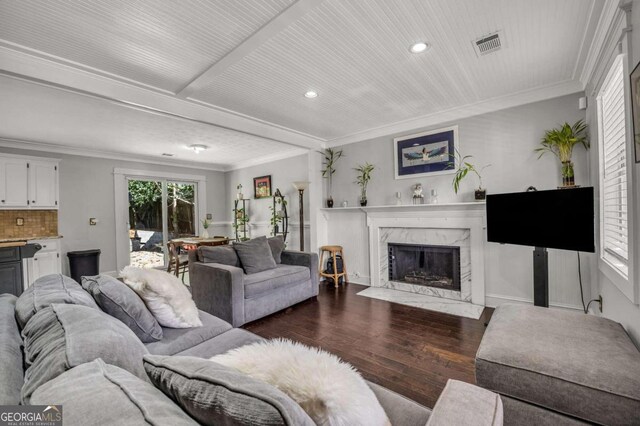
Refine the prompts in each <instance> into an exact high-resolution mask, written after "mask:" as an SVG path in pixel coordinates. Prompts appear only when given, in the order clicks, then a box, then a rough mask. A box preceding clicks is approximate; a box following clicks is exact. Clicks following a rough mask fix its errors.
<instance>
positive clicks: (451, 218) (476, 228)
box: [325, 202, 486, 306]
mask: <svg viewBox="0 0 640 426" xmlns="http://www.w3.org/2000/svg"><path fill="white" fill-rule="evenodd" d="M352 209H353V210H360V211H362V212H364V213H365V214H366V221H367V226H368V229H369V247H370V250H369V256H370V260H369V267H370V277H371V285H372V286H374V287H375V286H381V283H382V281H383V280H381V268H380V265H381V262H382V261H383V259H382V256H383V255H385V256H386V254H385V253H382V252H381V251H382V250H381V245H383V244H384V242H381V235H382V233H384V232H388V229H393V228H404V229H411V228H420V229H437V230H447V229H449V230H468V232H469V239H470V240H469V247H470V264H471V265H470V266H471V297H470V302H471V303H473V304H475V305H482V306H484V303H485V284H484V250H483V249H484V241H485V237H484V230H485V223H486V219H485V204H484V203H483V202H478V203H455V204H426V205H418V206H413V205H412V206H380V207H355V208H352ZM325 210H331V209H325ZM336 210H343V211H344V210H346V209H345V208H341V209H336ZM398 242H400V241H398ZM424 242H425V243H429V242H428V241H424Z"/></svg>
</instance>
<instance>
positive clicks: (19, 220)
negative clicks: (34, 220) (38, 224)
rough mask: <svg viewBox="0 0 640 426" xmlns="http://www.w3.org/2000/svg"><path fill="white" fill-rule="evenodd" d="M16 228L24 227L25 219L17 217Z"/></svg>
mask: <svg viewBox="0 0 640 426" xmlns="http://www.w3.org/2000/svg"><path fill="white" fill-rule="evenodd" d="M16 226H24V218H22V217H17V218H16Z"/></svg>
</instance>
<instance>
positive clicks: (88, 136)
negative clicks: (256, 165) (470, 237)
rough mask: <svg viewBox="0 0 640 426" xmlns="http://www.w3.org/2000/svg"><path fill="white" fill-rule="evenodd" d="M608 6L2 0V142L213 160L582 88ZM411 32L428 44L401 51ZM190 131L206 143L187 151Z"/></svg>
mask: <svg viewBox="0 0 640 426" xmlns="http://www.w3.org/2000/svg"><path fill="white" fill-rule="evenodd" d="M604 3H605V0H536V1H530V0H483V1H477V0H429V1H425V0H366V1H363V0H325V1H321V0H298V1H297V2H294V1H293V0H261V1H260V2H242V1H236V0H218V1H207V0H188V1H184V0H182V1H180V2H175V1H171V0H146V1H145V0H143V1H131V0H112V1H108V2H104V1H100V0H70V1H65V2H50V1H46V0H39V1H38V0H33V1H14V0H0V71H2V72H3V73H4V74H6V76H5V77H2V78H1V79H0V89H1V90H2V96H1V97H0V114H1V115H0V138H9V139H17V140H23V141H32V142H37V143H39V144H45V145H46V144H51V145H54V146H58V145H64V146H67V147H73V148H77V149H85V150H87V149H96V150H100V151H108V152H113V153H129V154H132V155H136V156H147V157H151V158H153V157H156V156H158V155H160V154H161V153H162V152H171V153H174V154H175V157H173V159H174V160H176V161H189V162H197V163H201V164H208V165H211V166H212V167H217V168H223V169H224V168H233V167H237V166H240V165H242V164H246V160H247V159H251V160H252V161H254V162H255V161H256V159H257V158H258V157H263V156H267V155H268V156H270V157H269V158H275V157H282V156H286V155H293V154H295V153H298V152H301V148H300V147H302V148H305V149H308V148H313V147H318V146H321V145H322V144H323V143H329V144H335V143H340V142H345V141H349V142H351V141H354V140H358V139H359V138H361V139H364V138H365V137H366V135H367V132H368V131H370V130H371V129H379V128H382V129H384V128H389V129H391V128H393V129H397V128H398V126H399V125H402V123H411V124H410V125H409V124H407V125H405V126H404V128H405V129H406V130H409V127H411V126H419V125H420V119H421V118H422V117H429V116H432V115H433V114H438V113H439V112H441V111H455V110H460V111H462V110H464V109H465V108H468V107H469V106H471V105H481V104H483V103H491V105H500V102H499V100H500V99H502V98H507V97H508V98H509V99H511V100H512V101H513V98H514V96H518V95H519V94H525V93H526V94H527V96H526V97H524V96H523V97H522V99H523V102H524V99H528V100H529V101H531V99H541V98H544V97H547V98H548V97H551V96H554V95H555V96H558V95H562V94H566V93H568V92H575V91H578V90H580V89H581V88H582V87H583V86H582V85H581V83H580V82H579V81H578V80H579V77H580V74H581V71H582V67H583V65H584V63H585V59H586V57H587V54H588V53H589V48H590V47H591V44H592V39H593V35H594V32H595V27H596V24H597V23H598V19H599V17H600V14H601V11H602V8H603V5H604ZM496 30H501V31H502V32H503V35H504V42H505V43H506V47H505V48H503V49H502V50H500V51H498V52H495V53H492V54H490V55H486V56H482V57H478V56H477V55H476V54H475V52H474V49H473V44H472V41H473V40H475V39H477V38H478V37H481V36H483V35H486V34H489V33H491V32H493V31H496ZM419 40H425V41H428V42H429V43H430V44H431V46H432V47H431V49H430V50H428V51H427V52H426V53H423V54H420V55H413V54H411V53H409V51H408V47H409V45H410V44H412V43H413V42H415V41H419ZM16 76H20V77H22V78H15V77H16ZM29 79H31V80H33V81H35V80H37V81H39V82H43V81H44V82H45V83H46V82H50V83H52V84H53V85H54V86H52V87H47V86H46V84H45V85H43V84H35V83H34V82H29V81H28V80H29ZM60 86H63V87H66V88H68V89H71V90H70V91H63V90H61V89H60V88H59V87H60ZM311 88H312V89H314V90H316V91H318V93H319V94H320V95H319V97H318V98H316V99H313V100H309V99H306V98H304V97H303V94H304V92H306V91H307V90H308V89H311ZM74 90H76V91H78V92H81V93H85V92H91V93H94V94H96V95H97V96H96V97H90V96H86V95H85V94H81V93H74ZM117 101H124V102H125V103H126V104H138V105H143V106H146V107H148V108H151V109H154V110H159V111H164V112H167V113H170V114H172V115H166V114H154V113H151V112H149V110H146V109H133V108H130V107H127V106H126V105H125V104H122V103H120V102H117ZM478 110H480V109H478ZM177 116H183V117H186V118H188V119H181V118H177ZM192 119H195V121H194V120H192ZM206 123H209V124H206ZM399 123H400V124H399ZM424 123H425V122H424V121H423V125H424ZM214 125H215V126H214ZM220 126H222V127H220ZM223 127H226V128H223ZM401 128H402V126H401ZM231 129H235V130H238V131H239V132H238V131H235V130H231ZM276 141H280V142H276ZM193 143H205V144H207V145H210V146H211V147H212V149H211V150H210V151H208V152H206V153H203V154H200V155H199V156H197V157H196V158H192V157H193V153H191V152H188V151H187V150H186V149H185V148H184V146H186V145H190V144H193Z"/></svg>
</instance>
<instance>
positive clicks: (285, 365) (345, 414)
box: [211, 339, 390, 426]
mask: <svg viewBox="0 0 640 426" xmlns="http://www.w3.org/2000/svg"><path fill="white" fill-rule="evenodd" d="M211 361H214V362H216V363H218V364H222V365H225V366H227V367H231V368H235V369H237V370H240V371H241V372H243V373H245V374H246V375H248V376H250V377H253V378H255V379H258V380H262V381H264V382H267V383H269V384H271V385H273V386H275V387H277V388H278V389H280V390H281V391H282V392H284V393H285V394H287V395H288V396H289V397H290V398H291V399H293V400H294V401H296V402H297V403H298V404H299V405H300V406H301V407H302V409H303V410H304V411H306V412H307V414H308V415H309V417H311V419H312V420H313V421H314V422H315V423H316V424H318V425H322V426H324V425H327V426H328V425H331V426H338V425H345V426H346V425H351V426H357V425H363V426H383V425H389V424H390V423H389V419H388V418H387V415H386V413H385V412H384V409H383V408H382V406H381V405H380V403H379V402H378V399H377V398H376V396H375V394H374V393H373V391H372V390H371V389H370V388H369V386H368V385H367V383H366V382H365V381H364V379H363V378H362V377H361V376H360V374H359V373H358V372H357V371H356V369H355V368H353V367H352V366H351V365H350V364H348V363H346V362H343V361H341V360H340V359H339V358H338V357H337V356H335V355H333V354H330V353H328V352H325V351H323V350H322V349H317V348H310V347H308V346H305V345H303V344H301V343H296V342H292V341H290V340H286V339H275V340H268V341H264V342H257V343H253V344H250V345H246V346H242V347H240V348H237V349H233V350H231V351H229V352H227V353H225V354H222V355H217V356H214V357H213V358H211Z"/></svg>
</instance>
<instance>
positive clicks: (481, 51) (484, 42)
mask: <svg viewBox="0 0 640 426" xmlns="http://www.w3.org/2000/svg"><path fill="white" fill-rule="evenodd" d="M503 38H504V37H503V36H502V31H496V32H495V33H493V34H489V35H486V36H484V37H480V38H479V39H477V40H475V41H474V42H473V47H474V48H475V50H476V55H478V56H482V55H487V54H489V53H491V52H495V51H496V50H500V49H501V48H502V47H503V45H504V40H503Z"/></svg>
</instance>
